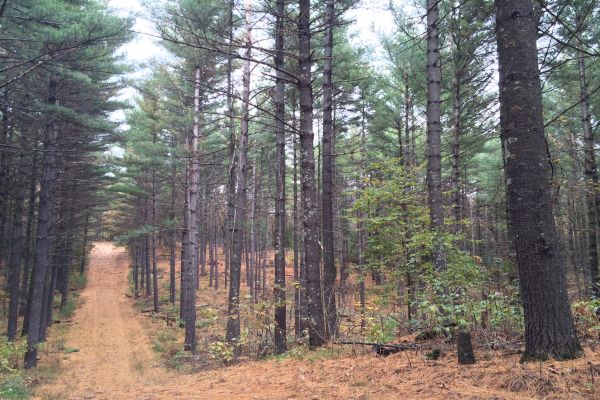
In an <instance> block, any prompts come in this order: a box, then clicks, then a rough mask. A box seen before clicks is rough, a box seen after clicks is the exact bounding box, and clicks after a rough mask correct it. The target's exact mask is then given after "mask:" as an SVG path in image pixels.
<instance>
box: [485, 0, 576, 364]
mask: <svg viewBox="0 0 600 400" xmlns="http://www.w3.org/2000/svg"><path fill="white" fill-rule="evenodd" d="M496 7H497V8H496V23H497V25H496V38H497V42H498V61H499V72H500V76H499V77H500V127H501V139H502V149H503V155H504V160H505V174H506V188H507V189H506V197H507V208H508V220H509V226H510V230H511V234H512V238H513V242H514V245H515V249H516V255H517V267H518V272H519V282H520V285H521V297H522V300H523V307H524V316H525V353H524V355H523V360H531V359H547V358H548V357H552V358H555V359H557V360H564V359H572V358H577V357H580V356H581V354H582V349H581V346H580V344H579V342H578V340H577V333H576V331H575V326H574V324H573V317H572V315H571V308H570V305H569V300H568V297H567V288H566V280H565V275H564V271H563V268H562V267H563V265H562V263H563V260H562V257H561V254H560V249H559V246H558V238H557V233H556V227H555V223H554V219H553V216H552V209H551V199H550V196H551V194H550V185H551V171H550V160H549V156H548V153H547V151H546V149H547V143H546V140H545V137H544V121H543V114H542V112H543V110H542V93H541V85H540V76H539V69H538V59H537V46H536V39H537V27H536V17H535V14H534V10H533V6H532V4H531V1H530V0H503V1H499V0H498V1H496Z"/></svg>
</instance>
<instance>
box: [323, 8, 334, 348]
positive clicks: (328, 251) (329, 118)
mask: <svg viewBox="0 0 600 400" xmlns="http://www.w3.org/2000/svg"><path fill="white" fill-rule="evenodd" d="M334 24H335V8H334V0H327V3H326V8H325V25H326V31H325V48H324V61H323V171H322V190H323V192H322V197H321V207H322V210H321V213H322V214H321V216H322V222H321V229H322V238H323V301H324V303H325V318H326V335H327V336H326V338H333V337H335V336H336V335H337V310H336V304H335V280H336V275H337V271H336V268H335V256H334V241H333V239H334V236H333V234H334V232H333V135H334V132H333V27H334Z"/></svg>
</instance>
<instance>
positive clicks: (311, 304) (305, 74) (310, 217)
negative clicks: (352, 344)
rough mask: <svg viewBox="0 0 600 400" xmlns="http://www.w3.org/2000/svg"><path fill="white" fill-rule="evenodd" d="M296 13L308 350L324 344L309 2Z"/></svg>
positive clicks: (301, 1)
mask: <svg viewBox="0 0 600 400" xmlns="http://www.w3.org/2000/svg"><path fill="white" fill-rule="evenodd" d="M298 12H299V14H298V49H299V55H298V56H299V57H298V66H299V69H300V75H299V77H298V91H299V95H300V153H301V157H300V158H301V162H300V166H301V173H300V175H301V190H302V211H303V215H302V223H303V226H304V265H305V269H306V297H307V303H308V307H307V308H308V334H309V345H310V347H319V346H321V345H322V344H323V343H324V342H325V327H324V321H323V297H322V294H321V249H320V247H321V246H320V243H319V238H320V235H319V212H318V204H317V192H316V182H315V157H314V149H313V139H314V134H313V93H312V78H311V75H312V74H311V67H312V49H311V44H310V37H311V32H310V0H299V10H298Z"/></svg>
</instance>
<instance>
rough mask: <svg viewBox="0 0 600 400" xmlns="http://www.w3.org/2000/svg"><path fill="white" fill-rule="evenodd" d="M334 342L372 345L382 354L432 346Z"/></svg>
mask: <svg viewBox="0 0 600 400" xmlns="http://www.w3.org/2000/svg"><path fill="white" fill-rule="evenodd" d="M334 344H351V345H360V346H371V350H373V352H375V353H376V354H379V355H380V356H389V355H390V354H394V353H398V352H401V351H405V350H424V349H430V346H423V345H420V344H416V343H401V344H400V343H376V342H361V341H356V340H352V341H346V340H342V341H337V342H334Z"/></svg>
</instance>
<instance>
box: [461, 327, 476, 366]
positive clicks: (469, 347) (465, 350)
mask: <svg viewBox="0 0 600 400" xmlns="http://www.w3.org/2000/svg"><path fill="white" fill-rule="evenodd" d="M456 352H457V353H458V363H459V364H460V365H467V364H475V353H474V352H473V343H471V334H470V333H469V332H465V331H460V332H458V334H457V335H456Z"/></svg>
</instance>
